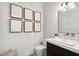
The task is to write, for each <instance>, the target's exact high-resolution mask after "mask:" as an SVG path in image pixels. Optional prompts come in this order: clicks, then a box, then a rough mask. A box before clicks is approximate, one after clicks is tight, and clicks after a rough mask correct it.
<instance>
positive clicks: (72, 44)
mask: <svg viewBox="0 0 79 59" xmlns="http://www.w3.org/2000/svg"><path fill="white" fill-rule="evenodd" d="M52 39H53V40H54V41H57V42H60V43H64V44H67V45H70V46H74V45H75V44H77V43H78V42H77V41H75V40H70V39H64V38H52Z"/></svg>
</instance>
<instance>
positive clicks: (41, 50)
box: [35, 45, 46, 56]
mask: <svg viewBox="0 0 79 59" xmlns="http://www.w3.org/2000/svg"><path fill="white" fill-rule="evenodd" d="M35 55H36V56H46V46H44V45H38V46H36V47H35Z"/></svg>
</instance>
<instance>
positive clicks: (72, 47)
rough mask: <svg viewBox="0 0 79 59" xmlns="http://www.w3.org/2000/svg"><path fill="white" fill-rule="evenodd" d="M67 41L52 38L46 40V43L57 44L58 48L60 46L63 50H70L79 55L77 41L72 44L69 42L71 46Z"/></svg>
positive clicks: (78, 43)
mask: <svg viewBox="0 0 79 59" xmlns="http://www.w3.org/2000/svg"><path fill="white" fill-rule="evenodd" d="M56 39H57V40H56ZM67 40H70V39H67ZM67 40H66V39H63V38H50V39H46V42H49V43H51V44H55V45H57V46H60V47H62V48H65V49H68V50H70V51H73V52H75V53H78V54H79V42H78V41H75V40H71V42H68V43H69V44H66V43H65V42H66V41H67ZM73 42H74V43H73ZM70 43H73V44H70Z"/></svg>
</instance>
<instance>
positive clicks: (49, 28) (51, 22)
mask: <svg viewBox="0 0 79 59" xmlns="http://www.w3.org/2000/svg"><path fill="white" fill-rule="evenodd" d="M43 7H44V9H43V11H44V26H43V27H44V34H43V35H44V39H46V38H49V37H50V35H51V34H52V33H57V32H58V9H59V3H57V2H47V3H44V6H43Z"/></svg>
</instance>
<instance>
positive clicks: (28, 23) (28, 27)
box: [24, 21, 33, 33]
mask: <svg viewBox="0 0 79 59" xmlns="http://www.w3.org/2000/svg"><path fill="white" fill-rule="evenodd" d="M32 31H33V22H31V21H24V32H26V33H28V32H32Z"/></svg>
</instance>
